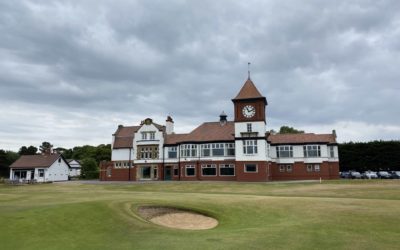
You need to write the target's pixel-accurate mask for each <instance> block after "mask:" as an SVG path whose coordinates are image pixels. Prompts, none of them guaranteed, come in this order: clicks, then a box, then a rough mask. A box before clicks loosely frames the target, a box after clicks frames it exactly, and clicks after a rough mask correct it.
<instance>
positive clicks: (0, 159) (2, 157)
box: [0, 149, 19, 177]
mask: <svg viewBox="0 0 400 250" xmlns="http://www.w3.org/2000/svg"><path fill="white" fill-rule="evenodd" d="M18 157H19V155H18V153H15V152H12V151H4V150H2V149H0V176H2V177H8V176H9V174H10V169H9V168H8V166H10V165H11V164H12V163H13V162H14V161H16V160H17V159H18Z"/></svg>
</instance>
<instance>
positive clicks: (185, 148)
mask: <svg viewBox="0 0 400 250" xmlns="http://www.w3.org/2000/svg"><path fill="white" fill-rule="evenodd" d="M181 156H182V157H196V156H197V145H195V144H186V145H182V147H181Z"/></svg>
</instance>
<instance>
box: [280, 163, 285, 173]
mask: <svg viewBox="0 0 400 250" xmlns="http://www.w3.org/2000/svg"><path fill="white" fill-rule="evenodd" d="M285 168H286V166H285V165H283V164H279V172H281V173H283V172H285Z"/></svg>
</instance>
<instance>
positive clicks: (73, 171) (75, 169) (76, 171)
mask: <svg viewBox="0 0 400 250" xmlns="http://www.w3.org/2000/svg"><path fill="white" fill-rule="evenodd" d="M67 162H68V164H69V166H70V169H69V176H70V177H79V176H80V175H81V168H82V166H81V163H80V162H79V161H78V160H74V159H68V160H67Z"/></svg>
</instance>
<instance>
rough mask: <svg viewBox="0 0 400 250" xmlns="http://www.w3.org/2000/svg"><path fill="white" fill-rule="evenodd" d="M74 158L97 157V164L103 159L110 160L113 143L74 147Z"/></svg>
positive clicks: (72, 156)
mask: <svg viewBox="0 0 400 250" xmlns="http://www.w3.org/2000/svg"><path fill="white" fill-rule="evenodd" d="M66 158H72V159H78V160H79V159H84V158H92V159H95V160H96V162H97V164H99V163H100V162H101V161H109V160H111V145H110V144H107V145H105V144H100V145H98V146H97V147H94V146H89V145H85V146H80V147H74V148H73V149H72V155H71V157H66Z"/></svg>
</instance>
